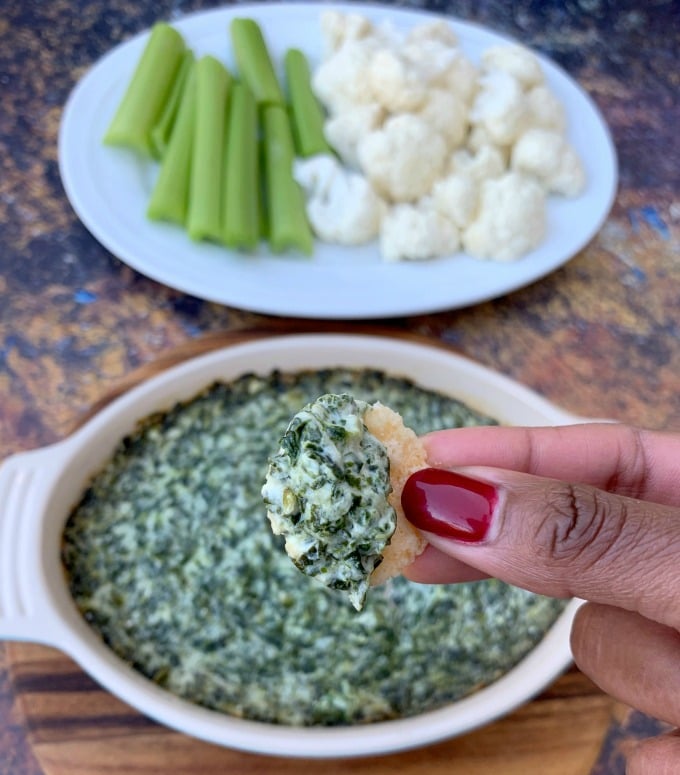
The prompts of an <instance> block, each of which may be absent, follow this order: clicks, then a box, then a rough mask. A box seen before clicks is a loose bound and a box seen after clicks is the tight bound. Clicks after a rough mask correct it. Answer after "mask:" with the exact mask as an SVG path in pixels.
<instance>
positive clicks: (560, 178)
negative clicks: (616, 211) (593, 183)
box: [510, 128, 586, 197]
mask: <svg viewBox="0 0 680 775" xmlns="http://www.w3.org/2000/svg"><path fill="white" fill-rule="evenodd" d="M510 165H511V167H512V169H513V170H516V171H517V172H523V173H524V174H526V175H533V176H534V177H535V178H537V179H538V180H539V182H540V183H542V184H543V186H544V187H545V188H546V189H547V190H548V191H549V192H551V193H553V194H562V195H563V196H569V197H571V196H577V195H578V194H580V193H581V191H583V188H584V186H585V182H586V176H585V172H584V170H583V166H582V164H581V162H580V160H579V158H578V155H577V154H576V152H575V151H574V149H573V148H572V147H571V145H569V143H568V142H567V140H566V139H565V138H564V137H563V136H562V135H561V134H560V133H559V132H555V131H553V130H550V129H538V128H535V129H529V130H527V131H526V132H525V133H524V134H523V135H522V136H521V137H520V138H519V140H518V141H517V143H516V144H515V146H514V148H513V149H512V157H511V159H510Z"/></svg>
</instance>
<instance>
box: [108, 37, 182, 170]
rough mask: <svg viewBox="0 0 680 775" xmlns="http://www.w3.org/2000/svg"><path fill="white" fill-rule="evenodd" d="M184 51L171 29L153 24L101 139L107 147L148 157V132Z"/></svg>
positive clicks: (149, 139)
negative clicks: (122, 147) (122, 148)
mask: <svg viewBox="0 0 680 775" xmlns="http://www.w3.org/2000/svg"><path fill="white" fill-rule="evenodd" d="M184 51H185V45H184V39H183V38H182V36H181V35H180V34H179V32H177V30H175V29H174V28H173V27H170V26H169V25H167V24H164V23H163V22H159V23H157V24H155V25H154V26H153V28H152V30H151V35H150V36H149V40H148V42H147V44H146V46H145V48H144V51H143V52H142V56H141V58H140V60H139V62H138V63H137V67H136V69H135V71H134V73H133V76H132V79H131V80H130V83H129V84H128V87H127V90H126V92H125V94H124V96H123V99H122V100H121V103H120V105H119V106H118V109H117V111H116V113H115V115H114V117H113V120H112V121H111V124H110V125H109V128H108V129H107V131H106V134H105V135H104V143H105V144H107V145H122V146H127V147H130V148H133V149H135V150H137V151H140V152H141V153H143V154H145V155H151V153H152V144H151V130H152V128H153V126H154V124H155V123H156V120H157V119H158V116H159V115H160V113H161V111H162V110H163V106H164V105H165V102H166V100H167V99H168V96H169V94H170V91H171V89H172V84H173V81H174V79H175V75H176V73H177V70H178V68H179V66H180V64H181V62H182V55H183V53H184Z"/></svg>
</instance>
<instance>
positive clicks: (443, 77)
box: [432, 49, 479, 105]
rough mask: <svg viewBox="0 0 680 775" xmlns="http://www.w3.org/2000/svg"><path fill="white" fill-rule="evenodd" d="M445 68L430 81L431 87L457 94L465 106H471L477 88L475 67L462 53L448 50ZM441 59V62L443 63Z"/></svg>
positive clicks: (477, 80) (477, 73) (477, 79)
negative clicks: (438, 87) (448, 54)
mask: <svg viewBox="0 0 680 775" xmlns="http://www.w3.org/2000/svg"><path fill="white" fill-rule="evenodd" d="M449 51H450V57H449V61H448V64H447V65H446V67H442V68H441V72H440V73H439V74H438V75H437V76H436V77H433V79H432V85H433V86H440V87H441V88H442V89H448V90H449V91H452V92H453V93H454V94H457V95H458V96H459V97H460V98H461V100H463V102H464V103H465V104H466V105H471V104H472V102H473V100H474V99H475V95H476V94H477V90H478V88H479V72H478V70H477V67H476V65H475V64H474V63H473V62H472V61H471V60H470V59H468V58H467V57H466V56H465V54H463V52H462V51H460V50H458V49H449ZM443 61H444V60H443V58H442V62H443Z"/></svg>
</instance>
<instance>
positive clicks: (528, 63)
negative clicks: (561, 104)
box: [482, 44, 543, 89]
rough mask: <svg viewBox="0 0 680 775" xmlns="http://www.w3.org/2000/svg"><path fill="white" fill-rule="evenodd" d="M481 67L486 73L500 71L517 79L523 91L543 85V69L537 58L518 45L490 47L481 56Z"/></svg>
mask: <svg viewBox="0 0 680 775" xmlns="http://www.w3.org/2000/svg"><path fill="white" fill-rule="evenodd" d="M482 65H483V67H484V69H485V70H486V71H488V72H492V71H494V70H502V71H503V72H506V73H509V74H510V75H512V76H513V77H514V78H516V79H517V81H518V82H519V84H520V86H521V87H522V88H523V89H530V88H531V87H532V86H537V85H538V84H540V83H543V68H542V67H541V63H540V62H539V61H538V57H537V56H536V55H535V54H533V53H532V52H531V51H529V49H527V48H525V47H524V46H520V45H518V44H502V45H499V46H491V47H490V48H487V49H486V50H485V51H484V52H483V54H482Z"/></svg>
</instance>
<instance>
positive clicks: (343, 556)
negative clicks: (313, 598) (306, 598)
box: [262, 393, 397, 611]
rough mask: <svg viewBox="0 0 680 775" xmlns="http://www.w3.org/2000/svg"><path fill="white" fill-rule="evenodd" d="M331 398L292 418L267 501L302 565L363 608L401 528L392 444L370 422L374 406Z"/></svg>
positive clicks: (265, 492)
mask: <svg viewBox="0 0 680 775" xmlns="http://www.w3.org/2000/svg"><path fill="white" fill-rule="evenodd" d="M369 406H370V405H369V404H367V403H366V402H365V401H359V400H357V399H356V398H354V397H353V396H351V395H349V393H342V394H340V395H335V394H333V393H325V394H324V395H322V396H319V398H317V399H316V400H315V401H312V402H311V403H309V404H306V405H305V406H304V407H303V408H302V409H301V410H300V411H299V412H298V413H297V414H296V415H295V416H294V417H293V419H292V420H291V422H290V424H289V425H288V427H287V428H286V432H285V433H284V435H283V438H282V439H281V446H280V447H279V451H278V452H277V453H276V454H275V455H273V456H272V457H271V459H270V461H269V469H268V470H267V478H266V480H265V484H264V486H263V488H262V498H263V500H264V503H265V506H266V507H267V516H268V517H269V521H270V522H271V525H272V530H273V531H274V533H275V534H276V535H283V536H284V537H285V541H286V543H285V549H286V553H287V554H288V556H289V557H290V558H291V560H292V561H293V562H294V563H295V565H296V567H297V568H298V569H299V570H301V571H302V572H303V573H306V574H307V575H308V576H311V577H312V578H315V579H316V580H317V581H319V582H321V583H322V584H325V585H326V586H327V587H331V589H342V590H346V591H347V592H348V597H349V600H350V602H351V603H352V605H353V606H354V607H355V608H356V609H357V610H358V611H360V610H361V609H362V608H363V605H364V602H365V600H366V594H367V592H368V578H369V576H370V575H371V573H372V572H373V570H374V569H375V568H376V567H377V565H378V564H379V563H380V562H381V560H382V552H383V550H384V549H385V547H386V546H387V544H388V543H389V540H390V538H391V537H392V534H393V533H394V530H395V528H396V525H397V514H396V512H395V510H394V509H393V508H392V506H391V505H390V503H389V501H388V500H387V496H388V495H389V494H390V492H391V491H392V485H391V483H390V461H389V457H388V455H387V450H386V449H385V446H384V445H383V444H382V442H380V441H379V440H378V439H377V438H376V437H375V436H374V435H373V434H372V433H369V431H368V429H367V428H366V426H365V425H364V419H363V418H364V414H365V413H366V411H367V410H368V408H369Z"/></svg>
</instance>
